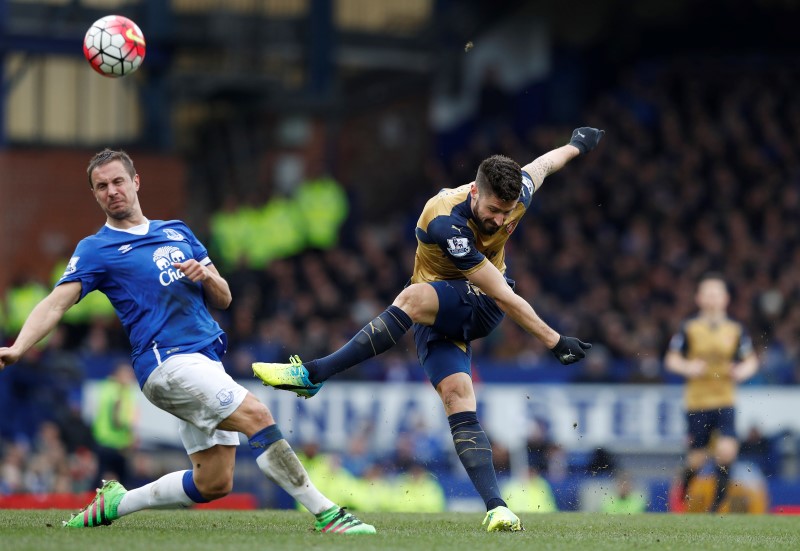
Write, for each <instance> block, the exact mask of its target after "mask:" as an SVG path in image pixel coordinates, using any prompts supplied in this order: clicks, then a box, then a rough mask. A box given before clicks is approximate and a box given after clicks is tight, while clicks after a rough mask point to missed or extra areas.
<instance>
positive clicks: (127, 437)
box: [92, 361, 137, 486]
mask: <svg viewBox="0 0 800 551" xmlns="http://www.w3.org/2000/svg"><path fill="white" fill-rule="evenodd" d="M136 388H137V387H136V378H135V377H134V374H133V368H132V367H131V365H130V364H129V363H128V362H127V361H121V362H119V363H118V364H117V366H116V368H115V369H114V371H113V372H112V373H111V375H109V376H108V378H107V379H106V380H105V381H102V382H100V383H98V389H97V407H96V409H95V411H96V415H95V417H94V421H93V423H92V434H93V435H94V439H95V442H97V457H98V461H99V471H100V478H102V479H103V480H111V479H113V480H119V481H120V482H122V485H123V486H124V485H125V484H126V482H127V478H128V454H129V452H130V450H131V449H132V448H133V447H134V444H135V443H136V431H135V429H136V426H135V425H136V414H137V410H136V400H137V393H136Z"/></svg>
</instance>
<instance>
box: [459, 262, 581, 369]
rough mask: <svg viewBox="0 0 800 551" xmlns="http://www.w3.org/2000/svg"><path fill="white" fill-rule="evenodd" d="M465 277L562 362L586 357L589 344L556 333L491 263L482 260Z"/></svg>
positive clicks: (566, 362) (565, 363)
mask: <svg viewBox="0 0 800 551" xmlns="http://www.w3.org/2000/svg"><path fill="white" fill-rule="evenodd" d="M468 279H469V280H470V282H471V283H474V284H475V285H477V286H478V287H480V289H481V290H482V291H483V292H484V293H486V294H487V295H489V296H490V297H492V299H494V301H495V302H496V303H497V306H498V307H499V308H500V309H501V310H502V311H503V312H505V313H506V314H508V316H509V317H510V318H511V319H513V320H514V321H515V322H516V323H517V324H518V325H519V326H520V327H522V328H523V329H524V330H525V331H527V332H528V333H530V334H531V335H533V336H535V337H536V338H538V339H539V340H540V341H542V343H544V345H545V346H547V348H549V349H550V351H551V352H552V353H553V355H554V356H555V357H556V358H557V359H558V361H559V362H561V363H562V364H564V365H567V364H571V363H575V362H577V361H579V360H581V359H583V358H585V357H586V350H588V349H590V348H591V347H592V345H591V344H589V343H586V342H582V341H581V340H580V339H577V338H575V337H567V336H564V335H559V334H558V332H557V331H556V330H555V329H553V328H552V327H550V326H549V325H547V324H546V323H545V322H544V321H543V320H542V318H540V317H539V315H538V314H537V313H536V311H535V310H534V309H533V306H531V305H530V303H529V302H528V301H526V300H525V299H524V298H522V297H520V296H519V295H517V294H516V293H515V292H514V291H513V290H512V289H511V287H509V286H508V283H507V282H506V279H505V278H504V277H503V274H501V273H500V270H498V269H497V267H496V266H495V265H494V264H492V263H490V262H486V263H484V265H483V266H482V267H481V268H480V269H478V270H477V271H475V272H474V273H472V274H470V275H469V276H468Z"/></svg>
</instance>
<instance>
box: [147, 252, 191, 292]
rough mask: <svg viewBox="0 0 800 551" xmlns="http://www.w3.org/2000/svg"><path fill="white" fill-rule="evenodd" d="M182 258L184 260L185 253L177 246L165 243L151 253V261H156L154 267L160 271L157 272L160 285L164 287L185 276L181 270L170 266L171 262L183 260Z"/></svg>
mask: <svg viewBox="0 0 800 551" xmlns="http://www.w3.org/2000/svg"><path fill="white" fill-rule="evenodd" d="M184 260H186V255H185V254H183V251H182V250H180V249H179V248H178V247H173V246H172V245H166V246H164V247H159V248H157V249H156V251H155V252H154V253H153V262H155V263H156V267H158V269H159V270H160V271H161V273H160V274H158V280H159V282H161V285H163V286H164V287H166V286H168V285H169V284H171V283H172V282H173V281H177V280H179V279H181V278H184V277H186V276H185V275H184V273H183V272H181V271H180V270H176V269H175V268H173V267H172V263H173V262H183V261H184Z"/></svg>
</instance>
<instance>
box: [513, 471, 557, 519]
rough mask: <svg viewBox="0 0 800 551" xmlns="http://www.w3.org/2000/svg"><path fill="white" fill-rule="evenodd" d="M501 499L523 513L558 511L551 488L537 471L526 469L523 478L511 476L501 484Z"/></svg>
mask: <svg viewBox="0 0 800 551" xmlns="http://www.w3.org/2000/svg"><path fill="white" fill-rule="evenodd" d="M501 493H502V496H503V499H504V500H505V501H506V503H508V507H509V508H510V509H513V510H514V511H521V512H523V513H553V512H555V511H558V507H557V506H556V500H555V497H554V496H553V489H552V488H551V487H550V483H549V482H548V481H547V480H546V479H544V478H543V477H542V476H541V475H540V474H539V471H538V470H536V469H534V468H533V467H531V468H529V469H528V473H527V476H525V477H524V478H523V479H520V478H512V479H510V480H508V481H506V482H505V483H504V484H503V486H502V491H501Z"/></svg>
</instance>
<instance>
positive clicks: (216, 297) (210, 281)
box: [172, 258, 233, 310]
mask: <svg viewBox="0 0 800 551" xmlns="http://www.w3.org/2000/svg"><path fill="white" fill-rule="evenodd" d="M172 266H173V267H174V268H176V269H178V270H180V271H181V272H183V275H185V276H186V277H188V278H189V280H190V281H193V282H195V283H197V282H198V281H199V282H200V283H202V284H203V293H204V294H205V297H206V301H208V303H209V304H210V305H211V306H213V307H214V308H219V309H221V310H225V309H226V308H227V307H228V306H230V305H231V300H233V297H232V296H231V289H230V287H229V286H228V282H227V281H225V278H223V277H222V276H221V275H220V274H219V271H218V270H217V268H216V267H214V265H213V264H209V265H207V266H203V265H202V264H200V263H199V262H198V261H197V260H195V259H194V258H190V259H189V260H186V261H184V262H175V263H173V264H172Z"/></svg>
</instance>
